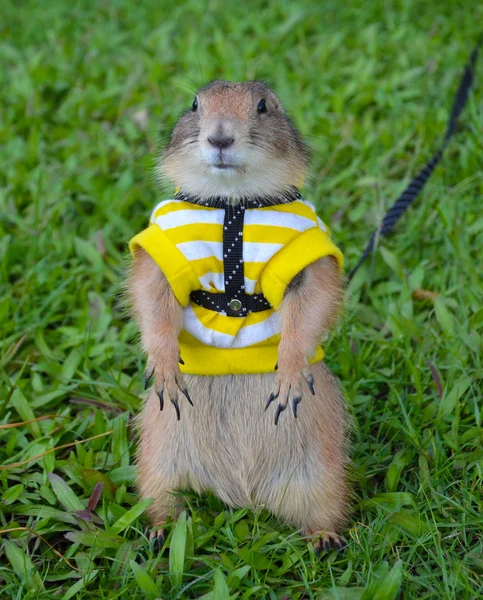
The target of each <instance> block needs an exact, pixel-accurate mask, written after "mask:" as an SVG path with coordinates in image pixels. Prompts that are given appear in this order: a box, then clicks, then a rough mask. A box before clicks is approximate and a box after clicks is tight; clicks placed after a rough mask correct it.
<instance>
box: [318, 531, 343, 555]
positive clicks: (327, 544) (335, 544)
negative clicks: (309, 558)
mask: <svg viewBox="0 0 483 600" xmlns="http://www.w3.org/2000/svg"><path fill="white" fill-rule="evenodd" d="M314 535H317V534H314ZM345 547H346V544H345V542H344V540H343V539H342V538H341V537H340V536H339V535H337V534H336V533H333V532H332V531H325V532H324V533H322V535H320V534H318V539H317V540H316V541H315V542H314V550H315V554H316V556H320V554H321V552H322V550H324V552H326V553H329V552H330V551H331V550H336V551H337V552H340V551H341V550H344V548H345Z"/></svg>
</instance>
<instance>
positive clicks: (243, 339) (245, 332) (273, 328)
mask: <svg viewBox="0 0 483 600" xmlns="http://www.w3.org/2000/svg"><path fill="white" fill-rule="evenodd" d="M280 331H281V328H280V314H279V313H278V312H274V313H272V314H271V315H270V316H269V317H268V319H265V320H264V321H262V322H261V323H255V324H253V325H245V327H242V328H241V329H240V331H239V332H238V335H237V336H236V337H235V341H234V342H233V344H232V345H231V347H232V348H246V347H247V346H251V345H253V344H258V342H263V341H264V340H268V338H270V337H272V335H275V334H276V333H280Z"/></svg>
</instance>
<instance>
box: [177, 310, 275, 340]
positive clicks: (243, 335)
mask: <svg viewBox="0 0 483 600" xmlns="http://www.w3.org/2000/svg"><path fill="white" fill-rule="evenodd" d="M183 321H184V328H185V329H186V331H187V332H188V333H190V334H191V335H192V336H194V337H195V338H196V339H198V340H199V341H200V342H203V344H206V345H208V346H215V348H246V347H247V346H251V345H252V344H257V343H259V342H263V341H264V340H267V339H268V338H270V337H272V336H273V335H275V334H277V333H280V315H279V313H277V312H274V313H272V314H271V315H270V317H268V318H267V319H265V320H264V321H262V322H261V323H254V324H253V325H245V326H244V327H241V329H240V331H239V332H238V334H237V335H236V336H233V335H230V334H228V333H220V332H219V331H215V330H214V329H210V328H209V327H205V325H203V323H201V321H200V320H199V319H198V317H197V316H196V314H195V313H194V311H193V309H192V308H191V305H188V306H187V307H186V308H185V309H184V319H183Z"/></svg>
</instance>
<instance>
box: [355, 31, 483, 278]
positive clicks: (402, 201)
mask: <svg viewBox="0 0 483 600" xmlns="http://www.w3.org/2000/svg"><path fill="white" fill-rule="evenodd" d="M482 42H483V36H481V37H480V39H479V40H478V42H477V43H476V46H475V47H474V49H473V52H472V53H471V56H470V60H469V61H468V63H467V64H466V67H465V71H464V73H463V77H462V79H461V83H460V86H459V88H458V91H457V92H456V96H455V99H454V102H453V107H452V109H451V115H450V118H449V121H448V126H447V128H446V133H445V134H444V138H443V142H442V144H441V146H440V147H439V149H438V151H437V152H436V153H435V154H434V156H433V157H432V158H431V160H430V161H428V162H427V163H426V165H425V166H424V167H423V168H422V169H421V170H420V171H419V173H418V174H417V175H416V177H414V178H413V180H412V181H411V183H410V184H409V185H408V186H407V187H406V189H405V190H404V191H403V192H402V194H401V195H400V196H399V198H398V199H397V200H396V202H394V204H393V205H392V206H391V208H390V209H389V210H388V211H387V213H386V214H385V216H384V218H383V220H382V223H381V224H380V226H379V227H378V228H377V229H376V231H375V232H374V233H373V234H372V235H371V238H370V240H369V243H368V244H367V246H366V248H365V250H364V252H363V253H362V256H361V257H360V259H359V262H358V263H357V264H356V266H355V267H354V268H353V269H352V271H351V272H350V273H349V281H350V280H351V279H352V278H353V277H354V275H355V274H356V272H357V271H358V269H359V267H360V266H361V265H362V263H363V262H364V261H365V260H366V258H367V257H368V256H369V255H370V254H371V252H372V251H373V250H374V246H375V243H376V239H378V238H379V236H383V235H387V234H388V233H389V232H390V231H391V230H392V228H393V227H394V225H395V224H396V223H397V221H398V220H399V219H400V218H401V217H402V215H403V214H404V213H405V212H406V210H407V209H408V208H409V207H410V206H411V204H412V203H413V202H414V200H415V199H416V198H417V196H418V195H419V193H420V192H421V190H422V189H423V188H424V186H425V185H426V182H427V181H428V179H429V178H430V177H431V174H432V172H433V171H434V169H435V168H436V166H437V165H438V163H439V162H440V160H441V158H442V156H443V152H444V151H445V149H446V146H447V145H448V143H449V141H450V139H451V137H452V136H453V134H454V133H455V131H456V126H457V123H458V118H459V116H460V115H461V113H462V111H463V109H464V107H465V105H466V101H467V100H468V93H469V91H470V88H471V86H472V84H473V79H474V68H475V63H476V59H477V57H478V51H479V49H480V46H481V44H482Z"/></svg>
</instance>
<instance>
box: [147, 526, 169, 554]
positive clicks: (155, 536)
mask: <svg viewBox="0 0 483 600" xmlns="http://www.w3.org/2000/svg"><path fill="white" fill-rule="evenodd" d="M165 541H166V536H165V534H164V531H163V530H162V529H158V530H157V531H150V532H149V545H150V546H151V550H152V551H153V552H161V550H162V549H163V546H164V542H165Z"/></svg>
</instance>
